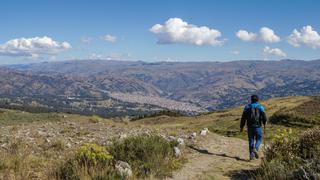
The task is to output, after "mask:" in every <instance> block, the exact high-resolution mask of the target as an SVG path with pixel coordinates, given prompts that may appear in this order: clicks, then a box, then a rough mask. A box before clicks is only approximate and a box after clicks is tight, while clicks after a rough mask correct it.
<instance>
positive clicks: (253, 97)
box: [251, 94, 259, 103]
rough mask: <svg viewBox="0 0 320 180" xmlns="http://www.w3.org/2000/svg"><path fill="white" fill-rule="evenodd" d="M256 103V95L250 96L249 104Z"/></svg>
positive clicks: (257, 98) (257, 100) (257, 99)
mask: <svg viewBox="0 0 320 180" xmlns="http://www.w3.org/2000/svg"><path fill="white" fill-rule="evenodd" d="M256 102H259V97H258V95H255V94H254V95H252V96H251V103H256Z"/></svg>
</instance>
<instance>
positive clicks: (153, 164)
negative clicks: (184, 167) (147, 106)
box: [109, 135, 182, 177]
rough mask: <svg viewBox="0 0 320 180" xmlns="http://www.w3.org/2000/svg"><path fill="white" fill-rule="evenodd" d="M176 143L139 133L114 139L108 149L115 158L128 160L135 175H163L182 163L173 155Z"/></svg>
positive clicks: (168, 173)
mask: <svg viewBox="0 0 320 180" xmlns="http://www.w3.org/2000/svg"><path fill="white" fill-rule="evenodd" d="M177 145H178V143H177V142H176V141H168V140H166V139H164V138H163V137H161V136H157V135H151V136H146V135H145V136H144V135H140V136H133V137H129V138H126V139H124V140H120V141H114V143H113V145H112V146H110V147H109V151H110V153H111V154H112V155H113V156H114V158H115V159H117V160H121V161H125V162H128V163H129V164H130V165H131V166H132V169H133V173H134V174H135V175H136V176H137V177H148V176H149V175H152V176H155V177H165V176H169V175H170V174H171V172H172V170H175V169H178V168H179V167H180V166H181V164H182V161H181V159H177V158H176V157H175V156H174V150H173V148H174V146H177Z"/></svg>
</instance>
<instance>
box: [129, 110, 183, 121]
mask: <svg viewBox="0 0 320 180" xmlns="http://www.w3.org/2000/svg"><path fill="white" fill-rule="evenodd" d="M158 116H171V117H181V116H185V115H184V114H183V113H182V112H180V111H171V110H162V111H158V112H154V113H149V114H140V115H137V116H135V117H133V118H131V121H136V120H140V119H144V118H152V117H158Z"/></svg>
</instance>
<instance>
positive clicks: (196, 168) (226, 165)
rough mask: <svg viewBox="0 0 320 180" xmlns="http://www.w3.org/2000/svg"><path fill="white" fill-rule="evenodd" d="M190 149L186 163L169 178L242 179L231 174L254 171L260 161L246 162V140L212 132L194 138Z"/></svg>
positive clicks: (183, 179)
mask: <svg viewBox="0 0 320 180" xmlns="http://www.w3.org/2000/svg"><path fill="white" fill-rule="evenodd" d="M189 148H190V151H191V153H188V155H187V158H188V162H187V163H186V164H185V165H184V166H183V168H182V169H181V170H179V171H177V172H175V173H174V174H173V177H172V179H176V180H188V179H192V180H194V179H219V180H220V179H232V178H234V179H239V178H240V179H241V176H237V177H232V174H234V173H235V172H239V171H241V170H250V169H253V168H255V167H257V166H258V165H259V164H260V161H261V160H254V161H251V162H249V161H248V156H249V153H248V144H247V142H246V141H244V140H241V139H237V138H228V137H224V136H220V135H217V134H214V133H210V134H209V135H207V136H205V137H197V139H196V143H195V145H194V146H192V147H189ZM242 178H243V177H242Z"/></svg>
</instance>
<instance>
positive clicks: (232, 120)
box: [0, 97, 320, 179]
mask: <svg viewBox="0 0 320 180" xmlns="http://www.w3.org/2000/svg"><path fill="white" fill-rule="evenodd" d="M262 104H263V105H264V106H266V109H267V113H268V115H269V117H272V116H274V115H275V114H277V113H287V112H290V113H293V112H296V113H299V116H306V115H308V116H309V117H312V118H314V117H315V118H316V117H319V116H320V114H319V112H320V111H319V107H320V106H319V104H320V99H319V98H318V97H287V98H276V99H271V100H267V101H264V102H262ZM242 108H243V107H238V108H233V109H227V110H224V111H217V112H214V113H210V114H203V115H200V116H196V117H170V116H157V117H152V118H146V119H141V120H136V121H128V120H127V119H119V118H116V119H103V118H99V117H96V116H80V115H73V114H60V113H40V114H34V113H27V112H23V111H14V110H6V109H2V110H1V111H0V124H1V126H0V154H1V153H3V152H5V151H6V150H7V149H8V148H9V147H10V146H11V145H12V144H13V145H15V144H17V143H18V144H19V143H22V142H23V144H26V146H23V147H24V148H26V149H24V150H26V151H27V152H32V154H31V155H32V156H31V157H32V158H33V159H32V161H31V162H33V164H32V166H28V167H27V168H28V172H29V175H30V177H33V178H38V179H43V178H44V177H46V176H47V174H46V173H47V171H48V170H52V168H54V166H56V165H57V163H58V164H59V163H61V161H64V160H65V159H66V158H67V157H69V156H70V154H72V153H74V151H76V150H77V149H78V148H79V147H80V146H81V145H83V144H86V143H96V144H99V145H103V146H107V145H108V144H110V142H111V140H112V139H114V138H116V139H121V138H124V137H130V136H135V135H138V134H145V133H147V134H158V135H161V136H164V137H167V138H169V136H174V137H175V138H178V137H180V138H182V139H184V141H185V143H186V146H185V147H184V148H182V151H183V154H184V157H185V158H187V159H188V162H187V163H186V164H184V165H183V167H182V169H181V170H178V171H176V172H174V174H173V178H174V179H185V177H187V176H188V177H190V178H193V179H194V178H203V179H206V178H207V179H210V178H218V179H221V178H225V179H229V178H231V177H238V178H239V177H242V176H245V175H244V174H241V172H242V171H243V170H247V169H252V168H255V167H257V166H258V165H259V161H254V162H251V163H248V162H246V160H247V158H248V152H247V141H246V134H245V133H242V134H239V133H238V131H239V118H240V116H241V112H242ZM306 109H308V110H310V109H311V110H312V112H314V114H311V115H310V113H309V112H310V111H306ZM318 121H319V119H318ZM288 125H289V124H278V123H275V124H273V123H270V124H268V126H267V130H268V131H267V136H268V139H267V141H268V142H269V137H270V136H271V135H273V134H275V133H276V132H277V130H278V129H283V128H289V127H290V128H292V129H293V131H294V133H299V132H301V131H304V130H306V129H307V128H308V127H304V126H288ZM314 126H318V125H317V124H314ZM205 127H208V128H209V130H210V131H211V132H210V133H209V135H207V136H199V135H198V136H197V137H196V139H195V140H194V141H193V140H189V139H188V137H189V135H190V134H191V133H193V132H197V133H198V132H199V131H200V130H201V129H203V128H205ZM215 132H216V133H218V134H220V135H218V134H215ZM223 135H224V136H223ZM228 136H232V137H228ZM239 138H240V139H239ZM241 138H242V139H241ZM243 139H244V140H243ZM35 155H36V157H35ZM0 157H2V156H0ZM28 157H29V156H28ZM35 162H38V163H35ZM217 164H218V165H217ZM1 167H2V166H0V174H1V173H8V172H12V171H2V170H1ZM24 168H26V167H24ZM22 169H23V168H22ZM20 170H21V169H20ZM20 173H21V172H20Z"/></svg>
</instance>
